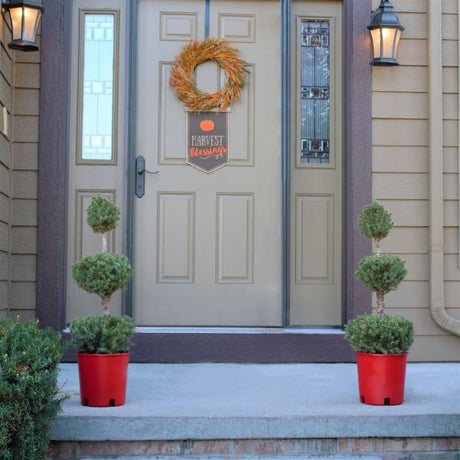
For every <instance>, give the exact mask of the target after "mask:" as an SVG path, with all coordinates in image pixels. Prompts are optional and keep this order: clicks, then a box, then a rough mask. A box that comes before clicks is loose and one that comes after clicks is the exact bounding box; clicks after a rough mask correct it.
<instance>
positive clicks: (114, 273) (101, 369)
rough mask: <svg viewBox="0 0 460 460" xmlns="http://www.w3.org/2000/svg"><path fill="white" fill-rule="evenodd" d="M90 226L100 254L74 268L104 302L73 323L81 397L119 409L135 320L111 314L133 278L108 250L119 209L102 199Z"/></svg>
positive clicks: (96, 200) (91, 210) (92, 209)
mask: <svg viewBox="0 0 460 460" xmlns="http://www.w3.org/2000/svg"><path fill="white" fill-rule="evenodd" d="M87 215H88V218H87V222H88V225H89V226H90V227H91V228H92V229H93V231H94V232H95V233H101V234H102V251H103V252H101V253H98V254H93V255H89V256H86V257H85V258H83V259H82V260H80V261H78V262H75V263H74V264H73V265H72V277H73V278H74V279H75V281H76V282H77V284H78V286H79V287H80V288H82V289H84V290H85V291H87V292H90V293H94V294H97V295H98V296H99V297H100V298H101V306H102V313H103V315H102V316H89V317H84V318H75V319H74V320H72V321H71V323H70V334H71V343H72V345H73V346H74V348H75V349H76V350H77V357H78V372H79V377H80V399H81V404H82V405H85V406H99V407H100V406H121V405H123V404H124V403H125V399H126V379H127V370H128V361H129V351H128V350H129V345H130V340H131V337H132V335H133V333H134V328H135V325H134V321H133V320H132V318H130V317H129V316H118V315H112V314H110V299H111V296H112V295H113V293H114V292H116V291H117V290H118V289H122V288H123V287H124V286H125V285H126V283H127V282H128V281H129V280H130V278H131V274H132V270H131V265H130V263H129V260H128V258H127V257H126V256H124V255H122V254H113V253H108V252H107V234H108V232H109V231H110V230H113V229H115V228H116V226H117V224H118V220H119V217H120V211H119V209H118V208H117V207H116V206H115V205H114V204H113V203H112V202H111V201H109V200H107V199H105V198H104V197H102V196H101V195H97V196H95V197H93V198H92V200H91V204H90V206H89V207H88V214H87Z"/></svg>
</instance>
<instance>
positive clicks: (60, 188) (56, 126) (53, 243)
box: [37, 0, 71, 329]
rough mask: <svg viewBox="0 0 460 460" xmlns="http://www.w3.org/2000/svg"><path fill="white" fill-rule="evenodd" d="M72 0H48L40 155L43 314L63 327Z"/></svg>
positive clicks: (39, 308)
mask: <svg viewBox="0 0 460 460" xmlns="http://www.w3.org/2000/svg"><path fill="white" fill-rule="evenodd" d="M70 3H71V2H69V1H65V0H44V1H43V6H44V8H45V13H44V15H43V21H42V25H41V44H40V50H41V65H40V78H41V85H40V146H39V156H38V160H39V161H38V168H39V175H38V178H39V180H38V241H37V244H38V247H37V315H38V318H39V319H40V323H41V325H42V326H43V327H45V326H51V327H53V328H55V329H62V327H63V325H64V303H65V285H66V265H65V259H66V238H67V235H66V221H67V212H66V210H67V112H68V107H67V95H68V87H67V72H68V62H67V59H68V55H69V51H68V50H69V47H68V37H67V35H68V33H69V29H70V27H69V21H68V18H69V6H70Z"/></svg>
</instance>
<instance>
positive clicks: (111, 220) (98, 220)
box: [87, 195, 120, 233]
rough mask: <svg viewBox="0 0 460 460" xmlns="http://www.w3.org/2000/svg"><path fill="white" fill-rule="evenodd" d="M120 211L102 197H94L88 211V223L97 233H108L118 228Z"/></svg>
mask: <svg viewBox="0 0 460 460" xmlns="http://www.w3.org/2000/svg"><path fill="white" fill-rule="evenodd" d="M119 220H120V210H119V209H118V208H117V206H116V205H115V204H113V203H112V202H111V201H110V200H108V199H107V198H104V197H103V196H102V195H96V196H93V198H92V199H91V203H90V205H89V206H88V210H87V222H88V225H89V226H90V227H91V228H92V229H93V231H94V232H95V233H107V232H108V231H110V230H113V229H115V228H116V227H117V225H118V221H119Z"/></svg>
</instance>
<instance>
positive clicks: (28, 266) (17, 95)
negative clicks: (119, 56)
mask: <svg viewBox="0 0 460 460" xmlns="http://www.w3.org/2000/svg"><path fill="white" fill-rule="evenodd" d="M13 75H14V90H13V101H14V118H13V123H14V139H13V143H12V172H11V182H12V184H11V189H12V199H11V225H10V227H11V235H10V250H11V256H10V260H11V267H10V276H11V280H10V288H9V298H8V300H9V302H8V303H9V308H10V316H12V317H15V316H18V315H19V316H20V317H21V318H22V319H23V320H29V319H33V318H35V316H36V314H35V309H36V279H37V274H36V272H37V203H38V191H37V190H38V142H39V98H40V53H39V52H31V53H21V52H16V53H15V65H14V70H13Z"/></svg>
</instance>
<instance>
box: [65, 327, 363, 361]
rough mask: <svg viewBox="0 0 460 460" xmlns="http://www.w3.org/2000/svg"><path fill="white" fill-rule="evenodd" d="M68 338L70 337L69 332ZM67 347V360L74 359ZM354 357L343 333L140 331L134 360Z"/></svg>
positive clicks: (337, 359)
mask: <svg viewBox="0 0 460 460" xmlns="http://www.w3.org/2000/svg"><path fill="white" fill-rule="evenodd" d="M65 340H68V334H66V337H65ZM75 360H76V355H75V351H74V350H68V352H67V353H66V355H65V356H64V361H75ZM353 360H354V352H353V351H352V349H351V347H350V345H349V344H348V342H345V340H344V339H343V336H342V335H341V334H303V333H299V334H296V333H293V332H290V333H286V334H283V333H281V334H280V333H270V332H264V333H250V334H242V333H230V334H229V333H224V334H216V333H214V334H213V333H189V334H184V333H174V332H170V333H155V334H147V333H137V334H135V337H134V346H133V347H132V348H131V357H130V361H131V362H137V363H149V362H155V363H196V362H200V361H201V362H220V363H237V362H238V363H265V364H269V363H270V364H272V363H300V362H318V363H335V362H349V361H353Z"/></svg>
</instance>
